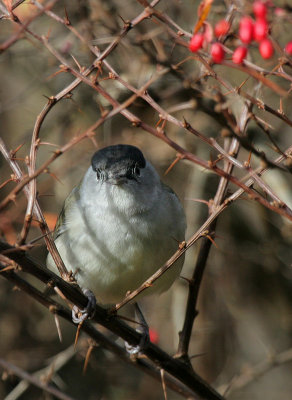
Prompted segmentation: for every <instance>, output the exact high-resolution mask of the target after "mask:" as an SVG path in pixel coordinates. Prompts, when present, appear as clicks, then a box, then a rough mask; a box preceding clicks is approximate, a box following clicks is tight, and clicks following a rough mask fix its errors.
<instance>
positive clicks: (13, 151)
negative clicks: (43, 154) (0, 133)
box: [9, 143, 24, 159]
mask: <svg viewBox="0 0 292 400" xmlns="http://www.w3.org/2000/svg"><path fill="white" fill-rule="evenodd" d="M22 146H24V143H22V144H20V145H19V146H18V147H16V149H15V150H11V151H10V154H9V155H10V158H11V159H15V156H16V153H17V152H18V150H20V149H21V148H22Z"/></svg>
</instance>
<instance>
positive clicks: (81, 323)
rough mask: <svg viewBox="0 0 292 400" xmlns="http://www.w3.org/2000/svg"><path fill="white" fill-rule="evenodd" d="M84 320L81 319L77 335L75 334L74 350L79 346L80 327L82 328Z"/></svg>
mask: <svg viewBox="0 0 292 400" xmlns="http://www.w3.org/2000/svg"><path fill="white" fill-rule="evenodd" d="M83 322H84V321H81V322H80V323H79V324H78V326H77V331H76V336H75V340H74V350H75V349H76V346H77V342H78V339H79V335H80V329H81V328H82V325H83Z"/></svg>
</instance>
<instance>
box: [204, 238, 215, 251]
mask: <svg viewBox="0 0 292 400" xmlns="http://www.w3.org/2000/svg"><path fill="white" fill-rule="evenodd" d="M204 236H205V237H206V238H207V239H209V240H210V242H211V243H212V244H213V245H214V246H215V247H216V249H219V247H218V246H217V244H216V243H215V240H214V239H213V238H212V237H211V236H210V235H204Z"/></svg>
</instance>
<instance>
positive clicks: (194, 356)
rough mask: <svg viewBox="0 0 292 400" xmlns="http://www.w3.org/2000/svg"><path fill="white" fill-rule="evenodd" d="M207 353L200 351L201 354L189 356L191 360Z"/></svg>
mask: <svg viewBox="0 0 292 400" xmlns="http://www.w3.org/2000/svg"><path fill="white" fill-rule="evenodd" d="M206 354H207V353H199V354H194V355H193V356H189V358H190V360H191V359H193V358H197V357H202V356H205V355H206Z"/></svg>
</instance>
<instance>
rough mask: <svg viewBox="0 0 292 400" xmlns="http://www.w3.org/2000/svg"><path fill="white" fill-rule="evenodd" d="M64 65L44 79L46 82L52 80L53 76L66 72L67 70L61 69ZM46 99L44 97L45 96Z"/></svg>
mask: <svg viewBox="0 0 292 400" xmlns="http://www.w3.org/2000/svg"><path fill="white" fill-rule="evenodd" d="M63 67H64V65H60V69H59V70H58V71H56V72H54V73H52V74H51V75H49V76H47V77H46V80H47V81H49V80H50V79H52V78H54V77H55V76H57V75H59V74H61V73H62V72H68V69H66V68H63ZM45 97H46V96H45Z"/></svg>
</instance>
